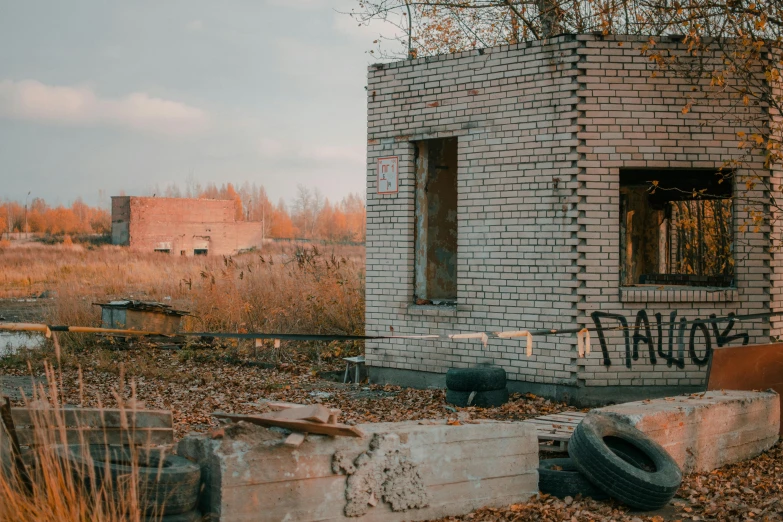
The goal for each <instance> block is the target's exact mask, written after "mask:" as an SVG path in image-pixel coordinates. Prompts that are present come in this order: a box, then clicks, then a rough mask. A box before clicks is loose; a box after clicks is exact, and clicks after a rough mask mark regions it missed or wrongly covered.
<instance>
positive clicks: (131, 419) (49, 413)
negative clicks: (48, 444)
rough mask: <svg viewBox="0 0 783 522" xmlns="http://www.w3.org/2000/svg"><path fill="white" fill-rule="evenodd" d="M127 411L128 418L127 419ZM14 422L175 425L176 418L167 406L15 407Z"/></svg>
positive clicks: (163, 426) (12, 410)
mask: <svg viewBox="0 0 783 522" xmlns="http://www.w3.org/2000/svg"><path fill="white" fill-rule="evenodd" d="M123 414H124V417H125V418H124V419H123ZM11 416H12V417H13V419H14V423H15V424H17V425H19V426H33V425H34V423H35V420H36V419H37V420H39V421H43V422H51V423H56V424H59V423H60V420H62V419H64V420H65V425H66V426H91V427H106V428H120V427H123V426H127V427H134V426H135V427H136V428H171V427H172V426H173V419H172V415H171V412H170V411H167V410H119V409H98V408H63V409H59V410H54V409H48V408H11Z"/></svg>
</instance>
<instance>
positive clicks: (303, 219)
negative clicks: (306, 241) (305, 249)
mask: <svg viewBox="0 0 783 522" xmlns="http://www.w3.org/2000/svg"><path fill="white" fill-rule="evenodd" d="M323 208H324V198H323V196H322V195H321V191H320V190H318V189H317V188H313V189H311V188H308V187H305V186H304V185H298V186H297V190H296V197H295V198H294V205H293V212H292V215H291V219H292V220H293V222H294V225H295V226H296V227H297V228H298V229H299V232H300V234H302V237H306V238H314V237H315V235H316V234H315V232H316V228H317V226H318V221H319V219H320V217H321V211H322V210H323Z"/></svg>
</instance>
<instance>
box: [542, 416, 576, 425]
mask: <svg viewBox="0 0 783 522" xmlns="http://www.w3.org/2000/svg"><path fill="white" fill-rule="evenodd" d="M545 419H546V420H551V421H554V422H570V423H573V424H579V423H580V422H582V418H573V417H568V416H566V415H548V416H547V417H545Z"/></svg>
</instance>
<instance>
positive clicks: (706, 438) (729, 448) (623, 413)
mask: <svg viewBox="0 0 783 522" xmlns="http://www.w3.org/2000/svg"><path fill="white" fill-rule="evenodd" d="M593 411H596V412H600V413H602V414H606V415H611V416H613V417H616V418H619V419H621V420H623V421H625V422H627V423H628V424H630V425H632V426H635V427H636V428H637V429H639V430H640V431H642V432H644V433H646V434H647V435H649V436H650V437H651V438H652V439H653V440H655V441H656V442H658V444H660V445H661V446H663V447H664V448H665V449H666V451H668V452H669V454H670V455H671V456H672V457H673V458H674V460H676V461H677V464H678V465H679V466H680V468H681V469H682V471H683V472H684V473H690V472H699V471H710V470H713V469H716V468H719V467H721V466H725V465H726V464H732V463H734V462H740V461H743V460H747V459H750V458H753V457H755V456H757V455H759V454H760V453H761V452H763V451H765V450H767V449H769V448H770V447H772V446H773V445H774V444H775V442H777V440H778V431H779V427H780V396H779V395H778V394H777V393H775V392H773V391H765V392H750V391H728V390H727V391H709V392H705V393H694V394H691V395H679V396H677V397H667V398H665V399H654V400H648V401H638V402H627V403H625V404H618V405H615V406H607V407H604V408H598V409H596V410H593Z"/></svg>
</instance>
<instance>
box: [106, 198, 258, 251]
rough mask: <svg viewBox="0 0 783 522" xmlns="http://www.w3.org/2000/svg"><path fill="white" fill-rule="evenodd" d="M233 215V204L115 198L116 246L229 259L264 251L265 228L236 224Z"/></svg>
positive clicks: (238, 222) (165, 199) (206, 201)
mask: <svg viewBox="0 0 783 522" xmlns="http://www.w3.org/2000/svg"><path fill="white" fill-rule="evenodd" d="M234 212H235V209H234V202H233V201H228V200H215V199H184V198H141V197H130V196H120V197H113V198H112V243H114V244H120V245H126V246H129V247H130V249H131V250H136V251H142V252H152V251H154V250H155V249H168V250H170V254H172V255H180V253H181V252H184V255H186V256H192V255H193V251H194V250H195V249H206V250H207V251H208V253H209V254H210V255H213V254H214V255H230V254H234V253H236V252H237V251H239V250H243V249H248V248H252V247H257V246H260V245H261V242H262V236H263V229H262V227H263V224H262V223H259V222H244V221H235V219H234Z"/></svg>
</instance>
